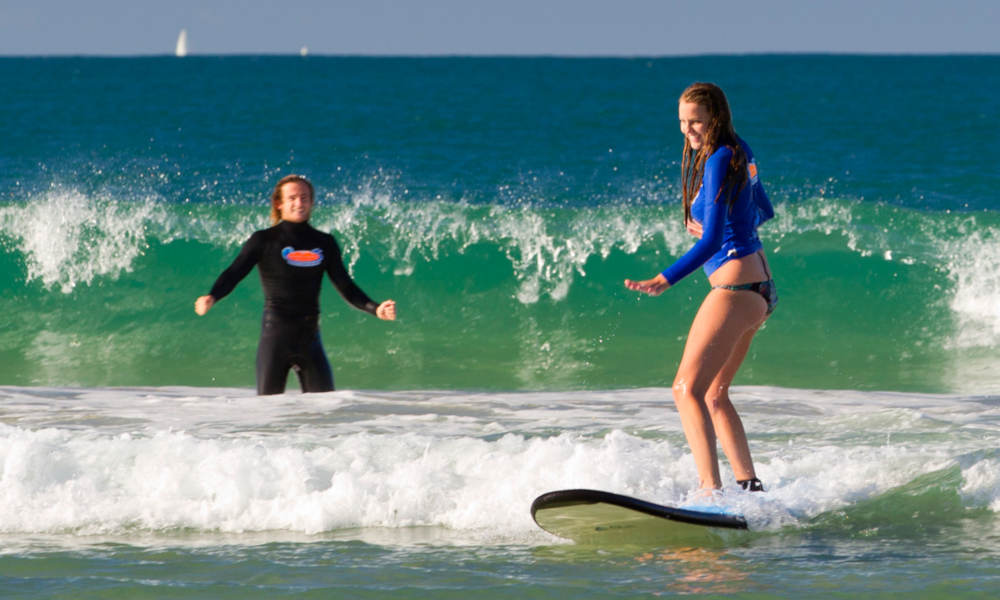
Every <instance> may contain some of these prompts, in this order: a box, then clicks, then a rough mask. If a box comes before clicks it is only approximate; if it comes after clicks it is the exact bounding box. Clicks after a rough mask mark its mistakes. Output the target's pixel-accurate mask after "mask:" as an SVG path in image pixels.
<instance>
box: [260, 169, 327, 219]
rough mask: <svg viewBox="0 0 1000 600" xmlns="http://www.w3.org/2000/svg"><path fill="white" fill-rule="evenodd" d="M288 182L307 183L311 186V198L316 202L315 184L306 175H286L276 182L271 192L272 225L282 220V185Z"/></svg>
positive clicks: (308, 186) (306, 184)
mask: <svg viewBox="0 0 1000 600" xmlns="http://www.w3.org/2000/svg"><path fill="white" fill-rule="evenodd" d="M286 183H301V184H303V185H305V186H306V187H307V188H309V198H310V199H311V200H312V201H313V202H314V203H315V202H316V190H314V189H313V184H312V183H311V182H310V181H309V180H308V179H306V178H305V176H304V175H285V176H284V177H282V178H281V180H280V181H278V183H277V184H275V186H274V191H273V192H271V225H277V224H278V223H280V222H281V186H283V185H285V184H286Z"/></svg>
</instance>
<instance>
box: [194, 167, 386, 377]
mask: <svg viewBox="0 0 1000 600" xmlns="http://www.w3.org/2000/svg"><path fill="white" fill-rule="evenodd" d="M314 198H315V194H314V189H313V185H312V183H310V182H309V180H308V179H306V178H305V177H303V176H301V175H288V176H286V177H283V178H282V179H281V180H280V181H279V182H278V184H277V185H276V186H275V187H274V191H273V192H272V194H271V224H272V227H271V228H269V229H264V230H261V231H256V232H254V234H253V235H251V236H250V239H249V240H247V242H246V243H245V244H243V248H242V249H241V250H240V253H239V255H238V256H237V257H236V260H234V261H233V263H232V264H231V265H229V268H227V269H226V270H225V271H223V272H222V275H220V276H219V278H218V279H217V280H216V282H215V285H213V286H212V290H211V291H210V292H209V293H208V294H207V295H204V296H201V297H199V298H198V299H197V300H195V303H194V311H195V312H196V313H197V314H198V315H204V314H205V313H207V312H208V311H209V309H211V308H212V306H214V305H215V303H216V302H218V301H219V300H221V299H222V298H224V297H225V296H226V295H227V294H229V293H230V292H231V291H233V288H235V287H236V284H238V283H239V282H240V281H242V280H243V278H244V277H246V276H247V274H248V273H250V271H251V270H252V269H253V267H254V265H257V267H258V269H259V271H260V280H261V286H262V287H263V289H264V298H265V301H264V316H263V320H262V324H261V333H260V344H259V345H258V347H257V393H258V394H260V395H262V396H263V395H267V394H281V393H283V392H284V391H285V381H286V380H287V378H288V370H289V369H295V371H296V373H297V374H298V376H299V382H300V383H301V385H302V391H303V392H328V391H331V390H333V371H332V370H331V369H330V363H329V361H328V360H327V358H326V352H325V351H324V350H323V342H322V341H321V340H320V335H319V292H320V288H321V286H322V283H323V274H324V273H326V274H327V275H328V276H329V277H330V280H331V281H332V282H333V285H334V286H335V287H336V288H337V291H338V292H340V295H341V296H343V297H344V299H345V300H347V302H349V303H351V304H352V305H354V306H355V307H356V308H358V309H359V310H363V311H365V312H368V313H371V314H373V315H375V316H377V317H378V318H380V319H383V320H387V321H393V320H395V319H396V303H395V302H394V301H393V300H386V301H385V302H382V303H381V304H376V303H375V302H373V301H372V300H371V298H369V297H368V296H367V295H366V294H365V293H364V292H363V291H361V288H359V287H358V286H357V285H356V284H355V283H354V281H353V280H352V279H351V276H350V275H349V274H348V273H347V270H346V269H345V268H344V263H343V259H342V258H341V254H340V246H338V245H337V241H336V240H335V239H334V237H333V236H332V235H330V234H327V233H323V232H321V231H318V230H316V229H314V228H313V227H312V226H311V225H310V224H309V217H310V216H311V215H312V208H313V204H314Z"/></svg>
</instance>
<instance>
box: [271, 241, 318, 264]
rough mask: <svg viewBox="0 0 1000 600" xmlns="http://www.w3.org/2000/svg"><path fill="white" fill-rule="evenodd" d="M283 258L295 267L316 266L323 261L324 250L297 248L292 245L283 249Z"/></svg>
mask: <svg viewBox="0 0 1000 600" xmlns="http://www.w3.org/2000/svg"><path fill="white" fill-rule="evenodd" d="M281 258H284V259H285V262H286V263H288V264H290V265H292V266H293V267H315V266H316V265H318V264H320V263H322V262H323V251H322V250H320V249H319V248H313V249H312V250H296V249H295V248H292V247H291V246H286V247H284V248H282V249H281Z"/></svg>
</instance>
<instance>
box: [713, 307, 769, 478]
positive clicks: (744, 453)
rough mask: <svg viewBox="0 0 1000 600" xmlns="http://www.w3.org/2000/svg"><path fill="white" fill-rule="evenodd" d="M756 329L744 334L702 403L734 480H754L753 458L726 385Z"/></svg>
mask: <svg viewBox="0 0 1000 600" xmlns="http://www.w3.org/2000/svg"><path fill="white" fill-rule="evenodd" d="M758 328H759V326H757V327H753V328H752V329H750V330H749V331H747V332H746V333H744V334H743V337H742V338H740V340H739V342H737V344H736V347H735V348H733V353H732V354H731V355H730V357H729V360H727V361H726V364H725V365H723V367H722V370H720V371H719V374H718V375H716V376H715V379H714V380H713V381H712V383H711V384H710V385H709V387H708V392H707V394H706V395H705V404H706V406H707V407H708V414H709V417H710V418H711V419H712V425H713V427H714V428H715V433H716V435H717V436H718V438H719V444H720V445H721V446H722V451H723V452H725V454H726V458H728V459H729V464H730V466H731V467H732V468H733V474H734V475H735V476H736V479H737V480H741V479H753V478H755V477H757V474H756V472H755V471H754V468H753V459H752V458H751V456H750V444H749V443H748V442H747V434H746V432H745V431H744V429H743V421H741V420H740V416H739V414H737V413H736V408H735V407H734V406H733V403H732V402H731V401H730V399H729V386H730V385H731V384H732V382H733V378H734V377H736V372H737V371H739V368H740V366H741V365H742V364H743V359H744V358H746V355H747V351H749V350H750V342H752V341H753V337H754V335H755V334H756V333H757V329H758Z"/></svg>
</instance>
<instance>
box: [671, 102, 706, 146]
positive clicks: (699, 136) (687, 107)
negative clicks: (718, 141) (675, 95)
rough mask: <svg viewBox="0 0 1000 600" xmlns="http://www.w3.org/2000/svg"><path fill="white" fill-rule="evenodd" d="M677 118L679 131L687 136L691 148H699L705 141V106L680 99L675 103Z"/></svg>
mask: <svg viewBox="0 0 1000 600" xmlns="http://www.w3.org/2000/svg"><path fill="white" fill-rule="evenodd" d="M677 119H678V120H679V121H680V124H681V133H683V134H684V137H686V138H687V140H688V144H689V145H690V146H691V149H692V150H698V149H700V148H701V146H702V144H704V143H705V133H706V131H707V130H708V121H709V114H708V111H707V110H706V109H705V107H704V106H702V105H700V104H695V103H694V102H685V101H684V100H681V101H680V104H678V105H677Z"/></svg>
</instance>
